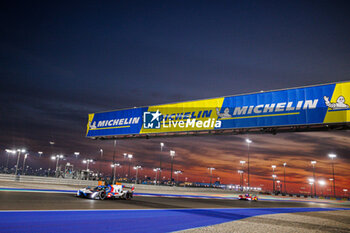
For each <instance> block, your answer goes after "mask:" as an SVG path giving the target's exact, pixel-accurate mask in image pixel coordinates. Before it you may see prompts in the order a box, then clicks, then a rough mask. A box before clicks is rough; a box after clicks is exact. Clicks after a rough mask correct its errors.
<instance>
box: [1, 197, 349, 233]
mask: <svg viewBox="0 0 350 233" xmlns="http://www.w3.org/2000/svg"><path fill="white" fill-rule="evenodd" d="M349 207H350V206H346V205H341V206H340V205H337V204H333V203H316V202H291V201H258V202H251V201H239V200H232V199H215V198H208V199H202V198H183V197H179V196H178V197H162V196H135V197H134V199H132V200H103V201H101V200H90V199H84V198H78V197H75V195H74V193H72V192H70V193H56V192H42V191H40V192H38V191H34V190H27V191H26V192H23V191H19V190H18V191H5V190H2V191H0V232H1V233H2V232H22V233H23V232H33V233H34V232H35V233H39V232H65V233H68V232H85V233H86V232H97V231H109V232H173V231H180V230H186V229H193V228H198V227H206V226H212V225H216V224H222V223H227V222H231V221H237V220H240V219H246V218H250V217H254V216H265V215H269V214H283V213H300V212H309V213H310V212H317V211H330V212H332V211H341V210H348V209H350V208H349ZM215 229H216V228H215ZM257 229H258V228H257ZM217 232H220V228H218V229H217ZM271 232H281V230H280V229H278V230H276V231H271Z"/></svg>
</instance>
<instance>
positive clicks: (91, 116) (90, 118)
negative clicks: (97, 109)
mask: <svg viewBox="0 0 350 233" xmlns="http://www.w3.org/2000/svg"><path fill="white" fill-rule="evenodd" d="M94 116H95V114H94V113H91V114H89V120H88V123H87V130H86V135H87V134H88V133H89V130H90V124H91V122H92V120H93V119H94Z"/></svg>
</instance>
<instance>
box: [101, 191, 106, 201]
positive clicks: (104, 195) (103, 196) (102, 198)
mask: <svg viewBox="0 0 350 233" xmlns="http://www.w3.org/2000/svg"><path fill="white" fill-rule="evenodd" d="M99 197H100V200H104V199H105V198H106V197H107V193H106V192H100V193H99Z"/></svg>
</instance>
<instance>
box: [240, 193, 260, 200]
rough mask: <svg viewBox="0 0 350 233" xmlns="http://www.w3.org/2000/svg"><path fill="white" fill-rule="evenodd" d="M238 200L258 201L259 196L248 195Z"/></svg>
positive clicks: (241, 196)
mask: <svg viewBox="0 0 350 233" xmlns="http://www.w3.org/2000/svg"><path fill="white" fill-rule="evenodd" d="M238 200H243V201H257V200H258V197H257V196H251V195H249V194H246V195H239V196H238Z"/></svg>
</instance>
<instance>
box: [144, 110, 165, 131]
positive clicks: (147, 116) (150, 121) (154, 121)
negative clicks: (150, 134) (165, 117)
mask: <svg viewBox="0 0 350 233" xmlns="http://www.w3.org/2000/svg"><path fill="white" fill-rule="evenodd" d="M161 115H162V114H161V113H160V112H159V110H157V111H156V112H144V113H143V128H144V129H160V118H159V117H160V116H161Z"/></svg>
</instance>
